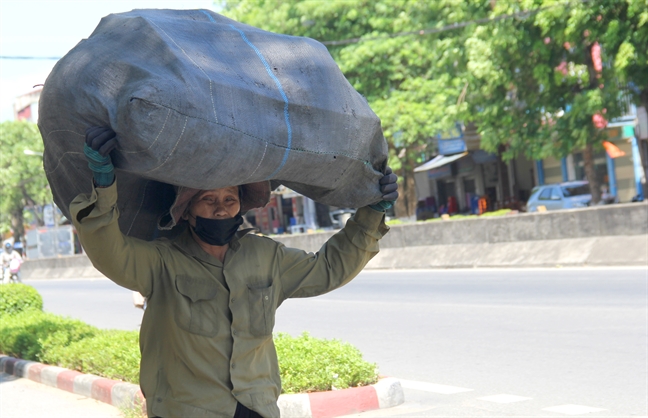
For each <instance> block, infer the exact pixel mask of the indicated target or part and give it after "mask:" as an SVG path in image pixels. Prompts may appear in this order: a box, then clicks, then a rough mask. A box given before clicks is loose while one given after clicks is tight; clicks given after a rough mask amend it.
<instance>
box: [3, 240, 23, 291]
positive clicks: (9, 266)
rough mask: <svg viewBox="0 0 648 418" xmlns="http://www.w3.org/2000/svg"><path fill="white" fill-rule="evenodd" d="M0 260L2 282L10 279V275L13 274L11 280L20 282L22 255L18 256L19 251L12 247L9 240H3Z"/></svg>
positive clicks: (7, 281)
mask: <svg viewBox="0 0 648 418" xmlns="http://www.w3.org/2000/svg"><path fill="white" fill-rule="evenodd" d="M0 260H1V261H2V272H3V275H2V278H3V282H5V283H9V282H10V281H12V280H11V279H12V275H15V279H14V280H13V281H17V282H20V264H22V257H21V256H20V253H19V252H18V251H16V250H15V249H14V247H13V245H12V244H11V242H9V241H7V242H5V244H4V252H3V253H2V254H1V255H0ZM16 267H17V268H16ZM12 270H14V272H12ZM15 270H17V271H15Z"/></svg>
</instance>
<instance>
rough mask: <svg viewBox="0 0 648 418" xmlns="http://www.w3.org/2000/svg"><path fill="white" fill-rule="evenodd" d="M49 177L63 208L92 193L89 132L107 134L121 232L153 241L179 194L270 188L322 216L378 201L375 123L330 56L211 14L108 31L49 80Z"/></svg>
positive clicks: (132, 20) (139, 16) (136, 22)
mask: <svg viewBox="0 0 648 418" xmlns="http://www.w3.org/2000/svg"><path fill="white" fill-rule="evenodd" d="M38 125H39V128H40V131H41V135H42V137H43V141H44V143H45V157H44V166H45V171H46V173H47V177H48V180H49V183H50V185H51V187H52V191H53V193H54V198H55V201H56V203H57V205H58V206H59V207H60V208H61V210H62V211H63V212H64V213H65V215H66V216H68V217H69V209H68V205H69V203H70V202H71V201H72V199H73V198H74V197H75V196H76V195H77V194H79V193H82V192H83V193H89V192H90V191H91V178H92V175H91V173H90V171H89V169H88V167H87V162H86V160H85V158H84V155H83V143H84V136H85V129H86V128H87V127H89V126H110V127H112V128H113V129H114V130H115V132H117V135H118V141H119V145H118V147H117V149H116V150H115V151H113V152H112V153H111V157H112V160H113V163H114V165H115V167H116V169H117V170H116V175H117V182H118V188H119V201H118V207H119V209H120V212H121V216H120V227H121V229H122V231H123V232H124V233H126V234H127V235H131V236H136V237H140V238H144V239H152V238H155V237H156V236H158V234H159V232H158V231H157V230H156V225H157V224H158V221H159V218H160V216H162V215H163V214H164V213H166V212H168V210H169V207H170V205H171V204H172V203H173V201H174V199H175V193H176V192H175V190H176V188H175V187H174V186H184V187H188V188H195V189H212V188H220V187H226V186H233V185H240V184H246V183H254V182H260V181H264V180H272V181H273V182H272V184H273V186H276V185H278V184H279V183H281V184H284V185H286V186H287V187H289V188H291V189H293V190H295V191H297V192H299V193H302V194H304V195H306V196H308V197H310V198H312V199H314V200H316V201H318V202H321V203H324V204H328V205H332V206H341V207H361V206H365V205H367V204H371V203H375V202H377V201H379V200H380V191H379V188H378V180H379V179H380V178H381V176H382V174H381V172H382V171H384V169H385V166H386V161H387V144H386V142H385V140H384V137H383V134H382V131H381V127H380V120H379V119H378V117H377V116H376V115H375V114H374V113H373V111H372V110H371V109H370V108H369V105H368V104H367V102H366V100H365V99H364V98H363V97H362V96H361V95H360V94H358V93H357V92H356V91H355V90H354V89H353V87H351V85H350V84H349V83H348V81H347V80H346V79H345V78H344V76H343V75H342V73H341V72H340V70H339V68H338V66H337V64H336V63H335V62H334V61H333V59H332V58H331V56H330V54H329V53H328V51H327V50H326V48H325V47H324V46H323V45H322V44H320V43H319V42H317V41H314V40H312V39H308V38H300V37H294V36H286V35H279V34H274V33H270V32H266V31H262V30H260V29H257V28H254V27H251V26H247V25H244V24H241V23H238V22H235V21H233V20H231V19H228V18H226V17H223V16H221V15H218V14H216V13H213V12H211V11H206V10H134V11H131V12H128V13H120V14H113V15H109V16H107V17H105V18H103V19H102V20H101V22H100V24H99V26H98V27H97V28H96V29H95V31H94V32H93V33H92V35H91V36H90V37H89V38H88V39H85V40H82V41H81V42H79V44H78V45H77V46H76V47H75V48H74V49H72V50H71V51H70V52H69V53H68V54H67V55H65V56H64V57H63V58H62V59H61V60H60V61H59V62H58V63H57V64H56V66H55V67H54V69H53V70H52V72H51V74H50V75H49V77H48V78H47V81H46V82H45V86H44V87H43V91H42V94H41V97H40V108H39V122H38Z"/></svg>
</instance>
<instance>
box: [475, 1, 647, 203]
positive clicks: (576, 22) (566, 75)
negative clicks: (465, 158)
mask: <svg viewBox="0 0 648 418" xmlns="http://www.w3.org/2000/svg"><path fill="white" fill-rule="evenodd" d="M642 2H644V1H639V0H590V1H588V2H582V1H577V0H571V1H568V2H557V1H555V0H525V1H521V2H503V1H499V2H493V4H494V7H493V12H492V13H493V15H502V14H512V13H516V12H520V11H521V10H528V11H530V13H529V15H530V16H528V17H527V18H525V19H506V20H501V21H498V22H495V23H492V24H490V25H487V26H481V27H479V28H477V30H475V31H474V33H473V34H472V35H471V36H470V38H469V39H468V40H467V42H466V47H467V51H466V53H467V55H468V64H467V69H468V71H469V72H470V75H471V85H470V92H471V93H469V94H468V97H467V100H468V101H469V103H470V104H471V111H470V113H471V114H472V120H473V121H474V122H475V123H477V125H478V126H479V130H480V133H481V135H482V147H483V148H485V149H487V150H490V151H498V150H500V151H502V150H503V151H504V152H503V154H504V157H505V158H512V157H513V156H515V155H517V154H519V153H524V154H526V155H527V156H528V157H529V158H532V159H541V158H546V157H548V156H555V157H563V156H565V155H567V154H569V153H571V152H574V151H578V150H582V151H583V160H584V164H585V172H586V176H587V178H588V180H589V182H590V188H591V191H592V200H593V202H594V203H597V202H598V201H599V200H600V196H601V195H600V183H599V180H600V179H598V178H597V177H596V173H595V170H594V157H593V154H594V151H595V150H597V149H602V141H603V140H604V139H606V132H605V131H604V130H603V129H602V128H603V127H604V126H605V123H606V121H607V120H611V119H612V118H615V117H618V116H620V115H621V114H622V113H623V112H624V111H625V109H624V108H623V106H622V104H623V90H624V87H625V86H623V85H620V83H619V81H620V75H624V77H625V80H626V81H630V80H632V81H636V83H637V84H635V86H643V87H640V88H643V89H644V91H645V86H646V80H647V79H648V77H647V76H646V68H647V67H646V64H647V62H646V59H645V57H646V51H645V49H646V48H645V45H646V43H645V42H646V39H647V35H646V24H647V23H648V13H647V12H645V10H646V9H645V3H644V7H643V8H642V7H640V3H642ZM637 32H639V33H637ZM641 42H644V43H643V48H639V45H640V44H641ZM642 60H643V63H642Z"/></svg>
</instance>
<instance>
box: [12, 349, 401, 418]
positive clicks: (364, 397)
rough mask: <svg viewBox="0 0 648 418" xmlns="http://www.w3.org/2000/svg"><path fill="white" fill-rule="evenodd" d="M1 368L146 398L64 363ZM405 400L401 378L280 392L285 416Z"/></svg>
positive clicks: (320, 416) (319, 416)
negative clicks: (326, 388)
mask: <svg viewBox="0 0 648 418" xmlns="http://www.w3.org/2000/svg"><path fill="white" fill-rule="evenodd" d="M0 372H3V373H6V374H9V375H13V376H16V377H21V378H25V379H29V380H33V381H34V382H38V383H43V384H45V385H48V386H52V387H55V388H58V389H62V390H66V391H68V392H72V393H76V394H78V395H82V396H85V397H88V398H92V399H96V400H98V401H101V402H104V403H107V404H109V405H112V406H115V407H117V408H129V409H130V408H137V407H141V408H142V410H143V411H146V400H145V399H144V395H143V394H142V391H141V390H140V387H139V386H138V385H134V384H132V383H125V382H120V381H117V380H110V379H104V378H103V377H99V376H94V375H91V374H82V373H79V372H77V371H74V370H68V369H64V368H62V367H56V366H48V365H46V364H42V363H36V362H33V361H28V360H21V359H18V358H14V357H9V356H5V355H0ZM403 402H405V395H404V393H403V388H402V387H401V384H400V381H398V380H397V379H394V378H384V379H381V380H380V381H379V382H378V383H376V384H375V385H371V386H363V387H359V388H349V389H343V390H335V391H330V392H314V393H303V394H296V395H281V396H279V401H278V405H279V409H280V411H281V416H282V417H283V418H333V417H339V416H342V415H349V414H355V413H359V412H363V411H372V410H375V409H383V408H391V407H393V406H397V405H400V404H402V403H403Z"/></svg>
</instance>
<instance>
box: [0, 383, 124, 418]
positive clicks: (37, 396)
mask: <svg viewBox="0 0 648 418" xmlns="http://www.w3.org/2000/svg"><path fill="white" fill-rule="evenodd" d="M0 392H2V396H0V416H1V417H2V418H40V417H43V418H45V417H47V418H88V417H94V418H120V417H122V415H121V413H120V412H119V410H118V409H117V408H115V407H114V406H111V405H108V404H106V403H103V402H99V401H96V400H94V399H91V398H87V397H85V396H81V395H77V394H74V393H70V392H66V391H64V390H60V389H56V388H53V387H50V386H47V385H44V384H42V383H36V382H33V381H31V380H29V379H23V378H18V377H15V376H11V375H8V374H5V373H0Z"/></svg>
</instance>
